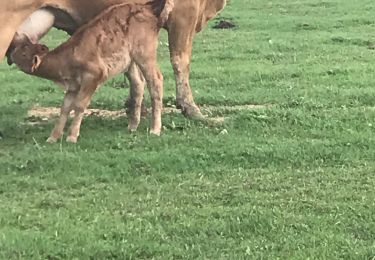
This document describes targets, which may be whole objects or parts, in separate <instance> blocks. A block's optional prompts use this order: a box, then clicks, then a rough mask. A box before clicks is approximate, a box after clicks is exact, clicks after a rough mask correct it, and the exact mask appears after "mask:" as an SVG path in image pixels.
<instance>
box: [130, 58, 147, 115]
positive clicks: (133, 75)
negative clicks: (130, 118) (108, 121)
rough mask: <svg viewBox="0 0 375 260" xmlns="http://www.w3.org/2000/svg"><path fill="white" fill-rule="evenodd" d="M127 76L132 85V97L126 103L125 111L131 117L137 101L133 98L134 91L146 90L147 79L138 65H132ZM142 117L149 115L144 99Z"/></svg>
mask: <svg viewBox="0 0 375 260" xmlns="http://www.w3.org/2000/svg"><path fill="white" fill-rule="evenodd" d="M125 76H126V77H127V78H128V80H129V83H130V95H129V97H128V99H127V100H126V101H125V109H126V113H127V114H128V115H131V114H132V113H133V111H134V106H135V100H134V97H133V96H132V92H131V91H132V89H142V90H143V89H144V87H145V84H146V81H145V78H144V77H143V75H142V72H141V71H140V69H139V68H138V66H137V65H136V64H134V63H133V64H132V65H131V66H130V67H129V70H128V71H127V72H126V73H125ZM141 102H142V103H141V115H142V116H146V115H147V108H146V106H145V104H144V102H143V99H142V100H141Z"/></svg>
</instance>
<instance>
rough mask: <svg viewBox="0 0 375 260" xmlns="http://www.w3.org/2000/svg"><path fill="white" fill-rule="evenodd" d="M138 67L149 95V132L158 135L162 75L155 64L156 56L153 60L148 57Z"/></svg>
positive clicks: (161, 105)
mask: <svg viewBox="0 0 375 260" xmlns="http://www.w3.org/2000/svg"><path fill="white" fill-rule="evenodd" d="M139 67H140V69H141V71H142V72H143V75H144V77H145V79H146V81H147V86H148V89H149V92H150V96H151V106H152V115H151V127H150V133H151V134H154V135H160V132H161V113H162V110H163V75H162V74H161V72H160V70H159V69H158V68H157V66H156V58H155V60H154V59H149V61H148V62H147V63H143V64H139ZM138 109H140V107H139V108H138Z"/></svg>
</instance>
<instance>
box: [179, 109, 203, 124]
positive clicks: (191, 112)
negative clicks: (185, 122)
mask: <svg viewBox="0 0 375 260" xmlns="http://www.w3.org/2000/svg"><path fill="white" fill-rule="evenodd" d="M177 107H179V108H181V112H182V114H183V115H184V116H185V117H187V118H189V119H193V120H197V121H203V120H205V117H204V116H203V114H202V113H201V111H200V109H199V108H198V106H196V105H184V106H177Z"/></svg>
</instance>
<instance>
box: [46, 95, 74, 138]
mask: <svg viewBox="0 0 375 260" xmlns="http://www.w3.org/2000/svg"><path fill="white" fill-rule="evenodd" d="M76 95H77V92H72V91H68V92H66V94H65V97H64V102H63V104H62V106H61V112H60V118H59V119H58V121H57V122H56V124H55V127H54V128H53V130H52V132H51V134H50V136H49V138H48V139H47V142H48V143H55V142H56V141H57V140H58V139H59V138H60V136H61V134H62V132H63V131H64V127H65V124H66V121H67V120H68V117H69V113H70V111H71V110H72V104H73V101H74V100H75V98H76Z"/></svg>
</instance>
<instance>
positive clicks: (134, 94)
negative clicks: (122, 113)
mask: <svg viewBox="0 0 375 260" xmlns="http://www.w3.org/2000/svg"><path fill="white" fill-rule="evenodd" d="M127 77H128V78H129V81H130V82H132V83H131V86H130V90H129V93H130V95H129V99H128V101H127V105H128V106H127V114H128V117H129V124H128V129H129V130H130V131H131V132H134V131H136V130H137V128H138V125H139V122H140V120H141V110H142V108H141V106H142V104H144V102H143V93H144V85H145V84H144V78H143V76H142V75H141V73H140V70H139V69H138V67H137V65H136V64H135V63H132V64H131V65H130V68H129V71H128V73H127Z"/></svg>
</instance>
